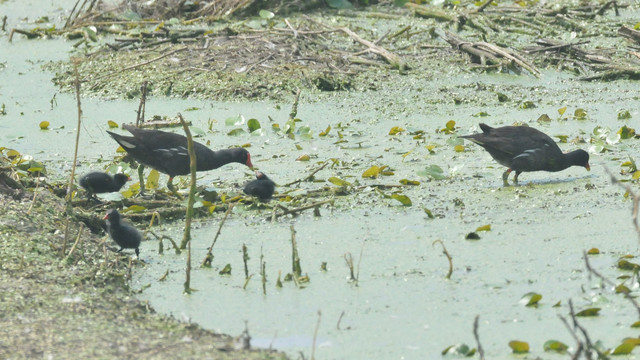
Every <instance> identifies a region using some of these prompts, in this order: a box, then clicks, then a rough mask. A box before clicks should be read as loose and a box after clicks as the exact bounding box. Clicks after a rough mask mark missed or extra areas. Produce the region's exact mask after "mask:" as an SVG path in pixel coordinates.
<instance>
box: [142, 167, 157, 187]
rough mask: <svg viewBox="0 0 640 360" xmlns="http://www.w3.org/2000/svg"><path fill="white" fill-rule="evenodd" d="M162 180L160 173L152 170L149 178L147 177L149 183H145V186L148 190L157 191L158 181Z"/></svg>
mask: <svg viewBox="0 0 640 360" xmlns="http://www.w3.org/2000/svg"><path fill="white" fill-rule="evenodd" d="M159 179H160V173H159V172H158V170H156V169H151V171H150V172H149V176H147V181H145V186H146V188H147V189H157V188H158V180H159Z"/></svg>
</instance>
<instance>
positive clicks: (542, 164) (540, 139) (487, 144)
mask: <svg viewBox="0 0 640 360" xmlns="http://www.w3.org/2000/svg"><path fill="white" fill-rule="evenodd" d="M480 129H482V133H479V134H472V135H465V136H460V137H461V138H464V139H469V140H471V141H473V142H474V143H476V144H478V145H480V146H482V147H483V148H484V149H485V150H487V151H488V152H489V154H491V156H492V157H493V158H494V159H495V160H496V161H497V162H498V163H500V164H501V165H504V166H506V167H507V168H508V169H507V171H505V172H504V174H502V181H503V182H504V184H505V186H506V185H508V184H509V183H508V182H507V179H508V177H509V174H510V173H511V171H514V170H515V172H516V175H515V177H514V182H515V183H516V184H517V183H518V176H519V175H520V173H523V172H527V171H561V170H564V169H566V168H568V167H570V166H583V167H585V168H586V169H587V170H590V167H589V154H588V153H587V152H586V151H584V150H574V151H572V152H569V153H566V154H565V153H563V152H562V151H561V150H560V148H559V147H558V145H557V144H556V143H555V142H554V141H553V139H551V138H550V137H549V136H547V135H546V134H545V133H543V132H541V131H539V130H536V129H534V128H531V127H528V126H504V127H499V128H492V127H491V126H489V125H487V124H480Z"/></svg>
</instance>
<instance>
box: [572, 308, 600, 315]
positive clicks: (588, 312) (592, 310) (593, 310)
mask: <svg viewBox="0 0 640 360" xmlns="http://www.w3.org/2000/svg"><path fill="white" fill-rule="evenodd" d="M599 312H600V308H588V309H584V310H582V311H579V312H578V313H576V316H582V317H587V316H598V313H599Z"/></svg>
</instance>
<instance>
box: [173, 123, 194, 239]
mask: <svg viewBox="0 0 640 360" xmlns="http://www.w3.org/2000/svg"><path fill="white" fill-rule="evenodd" d="M178 118H179V119H180V123H181V124H182V128H183V129H184V133H185V134H186V135H187V148H188V150H189V160H190V163H189V167H190V170H191V183H190V188H189V199H188V200H187V213H186V215H185V221H184V237H183V238H182V243H181V244H180V248H181V249H184V248H185V246H186V245H187V242H189V241H190V240H191V218H192V217H193V203H194V202H195V196H196V168H197V165H198V163H197V159H196V151H195V149H194V145H193V137H192V136H191V131H190V130H189V126H187V123H186V122H185V121H184V119H183V118H182V115H181V114H180V113H178Z"/></svg>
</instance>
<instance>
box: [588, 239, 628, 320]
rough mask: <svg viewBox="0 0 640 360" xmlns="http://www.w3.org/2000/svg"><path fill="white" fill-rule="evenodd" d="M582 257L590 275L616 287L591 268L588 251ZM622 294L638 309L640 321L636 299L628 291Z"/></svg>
mask: <svg viewBox="0 0 640 360" xmlns="http://www.w3.org/2000/svg"><path fill="white" fill-rule="evenodd" d="M582 257H583V258H584V263H585V266H586V267H587V270H588V271H589V274H593V275H595V276H596V277H597V278H599V279H600V280H601V281H602V282H604V283H605V284H607V285H609V286H611V287H613V288H615V287H616V284H615V283H614V282H613V281H611V280H609V279H607V278H605V277H604V275H602V274H600V273H599V272H598V271H596V270H595V269H594V268H592V267H591V263H589V256H588V255H587V253H586V251H585V252H583V253H582ZM622 294H623V295H624V297H625V298H626V299H627V300H629V301H630V302H631V304H632V305H633V307H635V308H636V311H637V312H638V318H639V319H640V305H638V302H637V301H636V299H635V298H634V297H633V296H631V294H629V292H627V291H622Z"/></svg>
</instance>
